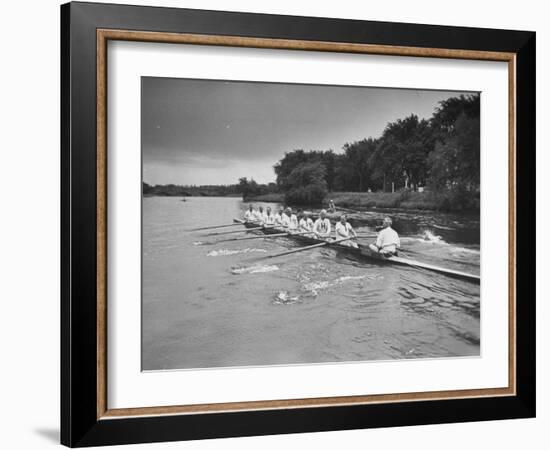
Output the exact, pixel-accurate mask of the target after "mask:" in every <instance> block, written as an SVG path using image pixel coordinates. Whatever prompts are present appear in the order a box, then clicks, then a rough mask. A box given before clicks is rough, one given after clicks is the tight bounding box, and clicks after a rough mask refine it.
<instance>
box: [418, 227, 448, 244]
mask: <svg viewBox="0 0 550 450" xmlns="http://www.w3.org/2000/svg"><path fill="white" fill-rule="evenodd" d="M416 240H417V241H418V242H422V243H424V244H439V245H449V244H448V243H447V242H445V241H444V240H443V238H442V237H441V236H439V235H437V234H434V233H432V232H431V231H430V230H424V234H423V235H422V237H421V238H417V239H416Z"/></svg>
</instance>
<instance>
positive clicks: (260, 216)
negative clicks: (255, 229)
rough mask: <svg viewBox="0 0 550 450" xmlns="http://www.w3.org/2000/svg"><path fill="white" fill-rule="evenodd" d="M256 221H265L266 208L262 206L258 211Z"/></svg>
mask: <svg viewBox="0 0 550 450" xmlns="http://www.w3.org/2000/svg"><path fill="white" fill-rule="evenodd" d="M255 215H256V222H260V223H262V222H263V221H264V208H263V207H262V206H260V207H259V208H258V209H257V210H256V211H255Z"/></svg>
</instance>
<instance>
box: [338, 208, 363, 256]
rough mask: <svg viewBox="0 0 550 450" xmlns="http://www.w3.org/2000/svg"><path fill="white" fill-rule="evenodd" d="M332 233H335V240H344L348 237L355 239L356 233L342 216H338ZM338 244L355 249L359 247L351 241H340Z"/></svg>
mask: <svg viewBox="0 0 550 450" xmlns="http://www.w3.org/2000/svg"><path fill="white" fill-rule="evenodd" d="M334 231H335V233H336V239H344V238H348V237H353V238H357V233H356V232H355V230H354V229H353V227H352V226H351V224H350V223H349V222H348V221H347V220H346V216H345V215H344V214H342V215H341V216H340V221H339V222H337V223H336V226H335V227H334ZM340 244H341V245H347V246H349V247H355V248H358V247H359V246H358V245H357V242H355V241H352V240H351V239H348V240H347V241H342V242H340Z"/></svg>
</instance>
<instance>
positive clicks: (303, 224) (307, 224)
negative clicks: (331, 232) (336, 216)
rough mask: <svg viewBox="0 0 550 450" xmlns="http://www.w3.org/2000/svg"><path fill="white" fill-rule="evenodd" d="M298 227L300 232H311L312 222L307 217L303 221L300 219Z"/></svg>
mask: <svg viewBox="0 0 550 450" xmlns="http://www.w3.org/2000/svg"><path fill="white" fill-rule="evenodd" d="M298 225H299V226H300V229H301V230H302V231H313V220H311V219H310V218H309V217H308V218H307V219H304V218H303V217H302V218H301V219H300V222H299V223H298Z"/></svg>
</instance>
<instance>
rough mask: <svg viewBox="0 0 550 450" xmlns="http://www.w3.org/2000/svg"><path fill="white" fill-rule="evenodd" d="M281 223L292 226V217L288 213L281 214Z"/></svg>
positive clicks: (284, 225)
mask: <svg viewBox="0 0 550 450" xmlns="http://www.w3.org/2000/svg"><path fill="white" fill-rule="evenodd" d="M281 225H282V226H283V227H285V228H286V227H289V226H290V217H288V216H287V215H286V213H282V214H281Z"/></svg>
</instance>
